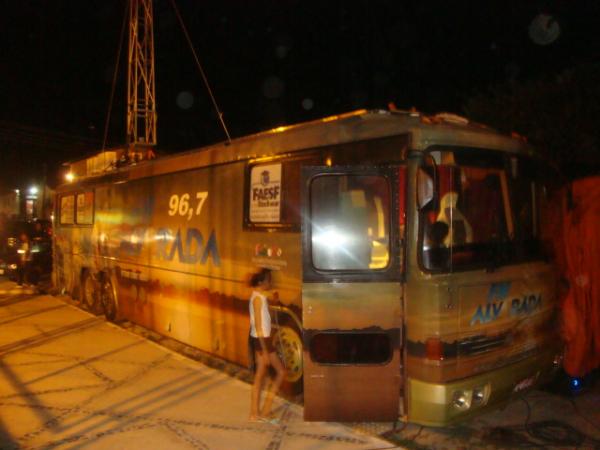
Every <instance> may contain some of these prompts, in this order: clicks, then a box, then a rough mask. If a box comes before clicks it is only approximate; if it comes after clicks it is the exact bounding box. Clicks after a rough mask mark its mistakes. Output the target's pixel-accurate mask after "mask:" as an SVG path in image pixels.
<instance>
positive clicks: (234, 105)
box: [0, 0, 600, 190]
mask: <svg viewBox="0 0 600 450" xmlns="http://www.w3.org/2000/svg"><path fill="white" fill-rule="evenodd" d="M176 3H177V5H178V7H179V9H180V11H181V13H182V16H183V18H184V20H185V22H186V25H187V27H188V30H189V32H190V35H191V38H192V40H193V41H194V45H195V48H196V51H197V53H198V56H199V58H200V61H201V63H202V65H203V68H204V71H205V73H206V75H207V77H208V79H209V81H210V84H211V87H212V89H213V93H214V96H215V98H216V100H217V102H218V104H219V107H220V109H221V110H222V112H223V114H224V119H225V121H226V123H227V126H228V128H229V131H230V133H231V135H232V136H233V137H238V136H242V135H244V134H248V133H252V132H257V131H260V130H264V129H268V128H272V127H274V126H279V125H283V124H290V123H295V122H299V121H305V120H310V119H314V118H318V117H323V116H326V115H330V114H335V113H339V112H344V111H349V110H353V109H358V108H386V107H387V105H388V103H389V102H394V103H395V105H396V106H397V107H398V108H400V109H408V108H410V107H415V108H417V109H418V110H421V111H424V112H437V111H451V112H457V113H461V112H462V108H463V105H464V104H465V102H466V100H467V99H468V98H470V97H471V96H473V95H474V94H476V93H479V92H485V91H486V89H488V88H489V87H490V86H491V85H494V84H497V83H504V82H508V81H511V80H519V81H523V80H534V79H542V78H552V77H556V76H557V74H559V73H561V72H562V71H563V70H565V69H568V68H570V67H576V66H578V65H581V64H586V63H590V62H594V61H598V59H599V57H600V32H599V31H598V28H599V25H600V23H599V21H600V19H599V17H600V2H599V1H577V0H564V1H535V0H527V1H525V0H520V1H456V2H449V1H444V2H442V1H439V2H437V1H436V2H433V1H427V0H421V1H401V0H394V1H368V2H366V1H328V0H321V1H306V0H305V1H291V0H289V1H288V0H279V1H241V0H240V1H227V0H221V1H218V2H217V1H210V0H206V1H204V0H203V1H200V0H176ZM1 5H2V9H1V11H2V14H1V16H0V37H1V41H2V51H1V53H0V171H1V172H0V173H1V176H0V190H4V189H8V188H14V187H20V186H22V185H23V183H29V182H30V180H31V181H34V180H35V179H36V178H37V179H39V178H41V176H42V174H43V172H44V165H45V166H46V171H47V173H48V179H49V181H50V182H51V183H52V182H53V180H54V179H55V178H56V174H57V173H58V167H59V165H60V163H61V162H63V161H67V160H72V159H77V158H79V157H82V156H84V155H86V154H91V153H94V151H95V150H97V149H99V148H100V147H101V144H102V137H103V132H104V127H105V121H106V116H107V111H108V104H109V97H110V91H111V85H112V78H113V72H114V69H115V62H116V55H117V49H118V44H119V35H120V30H121V24H122V20H123V15H124V2H123V1H114V0H70V1H67V0H38V1H34V0H18V1H17V0H5V1H3V2H2V3H1ZM540 14H542V15H545V16H543V17H547V16H550V17H551V18H552V19H553V20H554V21H555V22H545V23H546V24H547V25H548V27H547V28H548V30H550V31H548V32H547V33H546V34H543V35H539V34H535V33H534V35H533V36H532V34H531V32H530V30H531V24H532V21H534V19H535V18H536V17H540ZM154 16H155V29H154V32H155V47H156V61H155V63H156V72H157V74H156V87H157V107H158V142H159V144H158V150H159V152H160V153H173V152H176V151H180V150H182V149H188V148H192V147H199V146H202V145H206V144H210V143H214V142H217V141H222V140H224V139H225V134H224V132H223V130H222V129H221V128H220V125H219V122H218V120H217V116H216V113H215V111H214V109H213V107H212V104H211V101H210V97H209V95H208V93H207V90H206V88H205V86H204V84H203V82H202V79H201V76H200V74H199V72H198V69H197V67H196V65H195V62H194V59H193V56H192V54H191V52H190V50H189V47H188V45H187V42H186V41H185V38H184V36H183V33H182V31H181V29H180V27H179V24H178V22H177V20H176V16H175V14H174V12H173V8H172V6H171V2H170V0H156V1H155V2H154ZM557 28H558V29H559V31H560V33H559V34H552V32H553V31H552V30H556V29H557ZM552 38H555V39H554V40H551V39H552ZM544 40H551V42H543V41H544ZM536 41H537V43H536ZM544 44H545V45H544ZM126 53H127V51H126V44H124V47H123V55H122V58H121V61H120V70H119V75H118V83H117V85H116V91H115V101H114V106H113V110H112V117H111V121H110V126H109V134H108V139H109V141H110V143H111V144H113V145H119V144H122V143H123V142H124V140H125V136H124V124H125V83H126V66H125V57H126Z"/></svg>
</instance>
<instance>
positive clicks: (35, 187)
mask: <svg viewBox="0 0 600 450" xmlns="http://www.w3.org/2000/svg"><path fill="white" fill-rule="evenodd" d="M29 193H30V194H31V195H35V194H37V193H38V188H37V186H31V187H30V188H29Z"/></svg>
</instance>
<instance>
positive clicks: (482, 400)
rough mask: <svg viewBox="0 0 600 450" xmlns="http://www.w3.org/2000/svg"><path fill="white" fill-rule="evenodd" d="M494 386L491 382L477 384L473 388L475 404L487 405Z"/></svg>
mask: <svg viewBox="0 0 600 450" xmlns="http://www.w3.org/2000/svg"><path fill="white" fill-rule="evenodd" d="M491 391H492V388H491V386H490V385H489V384H486V385H483V386H477V387H476V388H474V389H473V406H475V405H477V406H482V405H485V404H486V403H487V401H488V399H489V398H490V392H491Z"/></svg>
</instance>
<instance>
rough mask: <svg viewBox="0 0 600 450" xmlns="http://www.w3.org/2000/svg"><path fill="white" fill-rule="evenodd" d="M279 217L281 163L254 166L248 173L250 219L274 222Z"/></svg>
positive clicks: (260, 221)
mask: <svg viewBox="0 0 600 450" xmlns="http://www.w3.org/2000/svg"><path fill="white" fill-rule="evenodd" d="M280 217H281V164H269V165H261V166H254V167H253V168H252V172H251V174H250V221H251V222H258V223H276V222H279V220H280Z"/></svg>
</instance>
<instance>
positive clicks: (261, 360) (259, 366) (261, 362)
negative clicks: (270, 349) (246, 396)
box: [250, 352, 269, 420]
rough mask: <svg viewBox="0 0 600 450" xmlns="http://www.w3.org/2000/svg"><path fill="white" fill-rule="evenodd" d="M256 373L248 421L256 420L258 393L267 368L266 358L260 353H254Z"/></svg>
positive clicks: (267, 360) (258, 408)
mask: <svg viewBox="0 0 600 450" xmlns="http://www.w3.org/2000/svg"><path fill="white" fill-rule="evenodd" d="M255 361H256V373H255V374H254V384H253V385H252V394H251V396H250V420H257V419H258V418H259V411H260V407H259V405H260V393H261V390H262V385H263V383H264V381H265V375H266V374H267V368H268V366H269V359H268V357H266V356H264V355H263V354H262V353H261V352H256V353H255Z"/></svg>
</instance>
